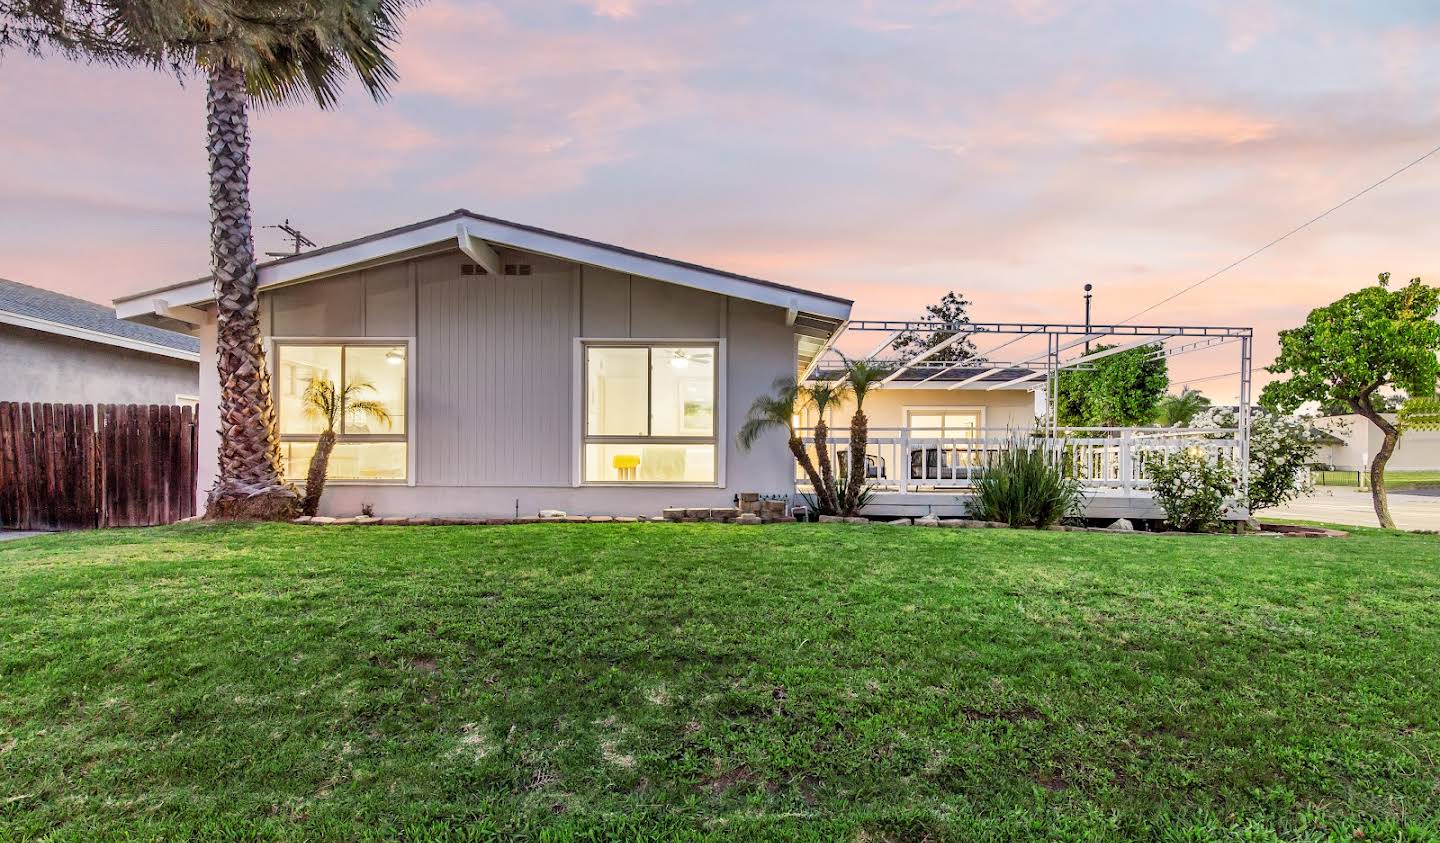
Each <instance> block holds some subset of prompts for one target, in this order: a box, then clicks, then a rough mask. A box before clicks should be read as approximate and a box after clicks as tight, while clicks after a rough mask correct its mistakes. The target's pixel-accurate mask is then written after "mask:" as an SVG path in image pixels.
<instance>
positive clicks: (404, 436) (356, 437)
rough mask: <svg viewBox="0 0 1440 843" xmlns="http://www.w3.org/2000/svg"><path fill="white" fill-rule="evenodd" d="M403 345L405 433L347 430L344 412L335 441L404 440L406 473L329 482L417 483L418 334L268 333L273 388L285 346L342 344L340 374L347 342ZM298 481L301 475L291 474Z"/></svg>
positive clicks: (311, 437)
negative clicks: (385, 335)
mask: <svg viewBox="0 0 1440 843" xmlns="http://www.w3.org/2000/svg"><path fill="white" fill-rule="evenodd" d="M397 345H398V346H403V347H404V348H405V395H404V398H403V403H404V405H405V432H404V433H345V432H344V429H345V418H344V415H343V414H342V415H341V418H340V429H339V430H337V431H336V433H335V443H336V444H337V445H338V444H341V443H357V442H359V443H364V442H403V443H405V476H404V478H401V479H396V480H348V479H338V478H327V479H326V481H325V483H326V485H341V486H414V485H415V435H414V431H415V405H416V400H415V338H414V337H269V338H268V339H267V341H266V349H265V356H266V365H267V367H268V368H269V371H270V387H271V391H272V393H273V391H274V390H275V388H276V387H278V385H279V383H280V364H281V358H282V356H283V350H284V348H285V347H286V346H292V347H294V346H311V347H314V346H340V347H341V352H340V378H341V382H342V383H343V382H344V377H345V352H344V347H346V346H380V347H387V346H397ZM272 404H273V405H274V407H275V428H276V430H277V431H278V430H279V429H280V424H281V422H280V402H279V401H273V400H272ZM277 435H278V436H279V441H280V442H281V443H285V442H318V441H320V434H318V433H279V434H277ZM290 482H298V478H290Z"/></svg>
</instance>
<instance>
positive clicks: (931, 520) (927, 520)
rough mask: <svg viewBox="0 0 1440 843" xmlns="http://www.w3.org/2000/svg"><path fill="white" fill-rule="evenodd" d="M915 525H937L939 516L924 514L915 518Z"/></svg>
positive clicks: (938, 524)
mask: <svg viewBox="0 0 1440 843" xmlns="http://www.w3.org/2000/svg"><path fill="white" fill-rule="evenodd" d="M915 526H916V527H939V526H940V517H939V516H938V515H933V514H932V515H926V516H922V517H920V518H916V519H915Z"/></svg>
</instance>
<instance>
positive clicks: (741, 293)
mask: <svg viewBox="0 0 1440 843" xmlns="http://www.w3.org/2000/svg"><path fill="white" fill-rule="evenodd" d="M457 223H458V224H461V225H463V226H464V232H465V234H467V235H468V236H469V237H472V238H476V239H479V240H483V241H486V242H488V243H493V244H499V245H501V246H508V247H510V248H514V249H519V250H521V251H525V252H535V253H537V254H542V255H549V256H551V257H556V258H560V259H562V260H569V261H574V262H576V263H583V264H589V265H591V266H598V267H603V268H605V269H611V270H614V271H616V272H623V273H628V274H630V275H640V276H643V277H645V278H653V279H655V280H657V281H664V282H666V283H670V284H678V285H680V286H682V287H693V288H695V289H698V290H707V291H709V292H714V293H718V294H720V295H724V296H732V297H734V298H739V299H746V300H748V301H754V302H759V303H761V304H768V305H773V306H775V307H778V308H781V309H782V310H787V311H788V310H791V309H795V310H797V311H799V312H802V313H811V314H814V315H816V316H823V317H827V318H831V319H840V320H847V319H849V318H850V305H849V304H846V303H844V302H839V301H835V300H833V299H830V298H826V297H823V296H818V295H815V294H812V293H806V292H804V291H801V290H791V289H781V288H779V287H772V286H770V285H768V284H762V283H759V282H756V281H748V280H746V279H743V278H736V277H733V276H730V275H725V274H723V273H719V272H710V271H707V270H704V269H701V268H699V267H687V266H677V265H675V264H673V263H670V262H668V261H664V260H658V259H655V258H650V257H644V256H642V255H636V254H630V253H627V252H621V251H617V250H615V249H610V248H607V247H605V246H602V245H599V244H592V243H581V242H576V241H574V240H571V239H569V238H566V237H558V236H556V235H553V234H546V233H542V232H538V231H530V230H527V229H523V228H519V227H516V226H510V225H505V224H503V223H499V222H494V221H491V220H483V219H476V218H474V217H468V216H460V217H456V216H449V217H443V218H441V219H439V220H436V221H435V222H433V223H431V224H429V225H426V226H422V227H420V228H414V229H411V230H409V231H402V232H399V233H397V234H393V235H391V236H389V237H381V238H377V239H374V240H368V241H365V242H362V243H356V244H355V245H353V246H347V247H345V248H343V249H336V250H334V251H329V252H322V253H318V254H314V255H305V254H302V255H301V256H299V257H296V258H290V259H288V260H284V261H281V262H279V263H275V264H271V265H269V266H262V267H260V273H259V279H258V281H259V287H260V289H262V290H263V289H266V288H268V287H275V286H279V285H283V284H290V283H294V282H296V281H301V280H306V279H310V278H319V277H324V276H327V275H333V274H335V273H337V272H342V271H345V270H346V269H347V268H349V267H352V266H357V265H360V264H366V263H371V262H374V261H379V260H383V259H384V258H386V257H388V256H390V255H394V254H399V253H401V252H408V251H411V250H413V249H420V248H424V247H426V246H433V245H436V244H441V243H448V244H456V237H457V229H456V225H457ZM472 257H473V256H472ZM156 298H163V299H164V300H165V301H166V302H167V303H168V304H169V305H170V306H171V307H176V306H183V305H196V304H202V303H206V302H209V301H212V300H213V299H214V291H213V289H212V284H211V282H210V281H209V280H199V281H193V282H191V283H189V284H184V285H181V286H178V287H171V288H169V289H166V290H156V291H153V292H151V293H141V294H139V295H137V296H131V297H128V298H124V299H116V300H115V312H116V314H117V315H118V316H119V317H120V318H121V319H129V318H133V317H136V316H140V315H150V314H153V313H154V308H155V305H154V302H153V300H154V299H156Z"/></svg>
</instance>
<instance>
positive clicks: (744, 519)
mask: <svg viewBox="0 0 1440 843" xmlns="http://www.w3.org/2000/svg"><path fill="white" fill-rule="evenodd" d="M735 523H736V524H759V523H761V521H760V516H758V515H756V514H755V513H753V512H746V513H744V514H743V515H740V516H739V517H737V518H736V519H735Z"/></svg>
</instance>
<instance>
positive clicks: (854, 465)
mask: <svg viewBox="0 0 1440 843" xmlns="http://www.w3.org/2000/svg"><path fill="white" fill-rule="evenodd" d="M869 441H870V419H868V418H867V417H866V416H865V413H864V412H862V411H861V410H859V409H858V408H857V409H856V410H855V415H853V416H851V417H850V476H849V477H848V478H846V480H847V482H846V483H845V500H844V501H843V503H844V507H843V510H844V511H843V512H842V513H841V514H842V515H859V514H860V513H858V512H856V511H855V510H856V509H857V508H858V507H859V505H860V492H861V491H862V490H863V489H864V488H865V481H866V480H867V479H868V477H867V476H866V475H867V474H868V473H869V472H867V471H866V470H865V446H866V443H868V442H869Z"/></svg>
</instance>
